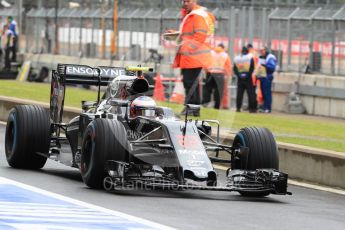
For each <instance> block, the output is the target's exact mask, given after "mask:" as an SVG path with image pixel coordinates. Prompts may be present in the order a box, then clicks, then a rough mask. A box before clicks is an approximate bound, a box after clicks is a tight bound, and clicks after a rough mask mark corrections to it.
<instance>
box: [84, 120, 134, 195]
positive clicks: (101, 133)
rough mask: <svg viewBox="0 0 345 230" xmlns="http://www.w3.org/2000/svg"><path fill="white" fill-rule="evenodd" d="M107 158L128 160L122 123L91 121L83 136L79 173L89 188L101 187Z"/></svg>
mask: <svg viewBox="0 0 345 230" xmlns="http://www.w3.org/2000/svg"><path fill="white" fill-rule="evenodd" d="M108 160H115V161H122V162H127V161H128V139H127V134H126V130H125V128H124V126H123V124H122V123H121V122H119V121H117V120H110V119H96V120H94V121H92V122H91V123H90V124H89V125H88V127H87V128H86V131H85V133H84V137H83V144H82V150H81V162H80V163H81V165H80V173H81V176H82V178H83V181H84V183H85V184H86V185H87V186H88V187H90V188H102V186H103V179H104V177H105V176H106V173H107V172H106V169H105V164H106V162H107V161H108Z"/></svg>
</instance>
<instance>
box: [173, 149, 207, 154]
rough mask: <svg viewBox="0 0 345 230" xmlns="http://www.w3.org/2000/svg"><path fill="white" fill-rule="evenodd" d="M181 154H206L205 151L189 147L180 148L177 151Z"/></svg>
mask: <svg viewBox="0 0 345 230" xmlns="http://www.w3.org/2000/svg"><path fill="white" fill-rule="evenodd" d="M177 152H178V154H180V155H204V154H205V153H204V152H203V151H199V150H188V149H180V150H178V151H177Z"/></svg>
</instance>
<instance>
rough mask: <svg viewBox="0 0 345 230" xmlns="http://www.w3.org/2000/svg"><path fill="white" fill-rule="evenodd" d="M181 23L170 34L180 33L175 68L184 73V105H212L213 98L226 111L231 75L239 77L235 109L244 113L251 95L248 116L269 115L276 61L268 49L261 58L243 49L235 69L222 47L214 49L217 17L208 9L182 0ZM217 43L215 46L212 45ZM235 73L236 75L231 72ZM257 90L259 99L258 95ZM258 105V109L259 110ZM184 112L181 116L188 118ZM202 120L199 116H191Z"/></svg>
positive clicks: (189, 0)
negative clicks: (245, 100) (201, 78)
mask: <svg viewBox="0 0 345 230" xmlns="http://www.w3.org/2000/svg"><path fill="white" fill-rule="evenodd" d="M181 15H182V18H181V19H182V22H181V24H180V28H179V30H178V31H176V30H167V31H166V33H167V34H171V33H176V32H178V34H179V36H178V38H177V40H176V41H177V44H178V47H177V53H176V56H175V60H174V64H173V67H174V68H180V69H181V75H182V77H183V78H182V81H183V85H184V88H185V104H201V103H202V104H203V105H206V104H208V103H209V102H210V101H211V95H212V94H214V101H215V103H214V108H216V109H219V108H227V105H226V104H227V103H228V102H227V101H224V98H226V97H224V95H225V94H226V93H227V91H228V90H227V85H228V79H229V77H231V76H232V73H233V72H234V74H235V75H236V76H237V98H236V109H237V111H238V112H240V111H241V108H242V101H243V94H244V92H245V91H246V92H247V95H248V110H249V112H257V110H258V109H259V111H262V112H265V113H270V112H271V105H272V92H271V87H272V81H273V73H274V71H275V66H276V58H275V57H274V55H272V54H270V52H269V50H268V49H267V48H266V47H265V48H262V49H260V55H259V56H256V55H255V54H254V49H253V46H252V45H251V44H248V45H247V46H244V47H243V48H242V52H241V54H239V55H238V56H236V57H235V59H234V64H233V68H231V66H232V64H231V60H230V58H229V56H228V54H227V52H226V51H225V47H224V45H223V44H218V45H217V46H216V47H215V48H214V49H212V48H211V47H212V44H211V43H212V41H214V34H215V25H216V23H215V20H216V19H215V16H214V15H213V14H212V13H211V12H210V11H208V10H207V9H206V8H204V7H202V6H200V5H198V4H197V0H183V5H182V10H181ZM213 43H214V42H213ZM202 70H205V72H206V78H205V79H204V86H203V95H202V96H203V97H202V101H201V97H200V92H199V76H200V73H201V71H202ZM232 70H233V71H232ZM257 90H258V92H259V93H258V96H257V94H256V91H257ZM258 105H259V106H258ZM185 112H186V111H182V113H181V114H185ZM191 115H194V116H199V115H200V114H199V113H197V114H191Z"/></svg>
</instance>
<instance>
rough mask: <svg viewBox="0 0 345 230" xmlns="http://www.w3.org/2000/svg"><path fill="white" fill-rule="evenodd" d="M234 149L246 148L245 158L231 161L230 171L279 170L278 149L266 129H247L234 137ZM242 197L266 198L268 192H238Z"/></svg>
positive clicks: (271, 135) (241, 157)
mask: <svg viewBox="0 0 345 230" xmlns="http://www.w3.org/2000/svg"><path fill="white" fill-rule="evenodd" d="M233 146H234V147H247V148H248V149H249V152H248V155H247V156H240V158H239V159H233V161H232V162H233V163H232V165H231V168H232V169H242V170H256V169H263V168H265V169H276V170H278V169H279V159H278V148H277V144H276V141H275V139H274V136H273V134H272V133H271V131H269V130H268V129H266V128H256V127H248V128H243V129H241V130H240V131H239V132H238V133H237V134H236V136H235V139H234V142H233ZM240 194H241V195H243V196H255V197H260V196H267V195H269V194H270V192H240Z"/></svg>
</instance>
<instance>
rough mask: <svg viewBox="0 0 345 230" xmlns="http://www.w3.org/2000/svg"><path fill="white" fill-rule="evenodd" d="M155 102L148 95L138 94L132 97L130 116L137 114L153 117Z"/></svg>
mask: <svg viewBox="0 0 345 230" xmlns="http://www.w3.org/2000/svg"><path fill="white" fill-rule="evenodd" d="M155 114H156V102H155V101H154V100H153V99H152V98H150V97H148V96H140V97H137V98H136V99H134V100H133V101H132V103H131V108H130V117H131V118H134V117H137V116H144V117H155Z"/></svg>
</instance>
